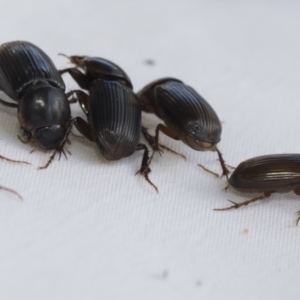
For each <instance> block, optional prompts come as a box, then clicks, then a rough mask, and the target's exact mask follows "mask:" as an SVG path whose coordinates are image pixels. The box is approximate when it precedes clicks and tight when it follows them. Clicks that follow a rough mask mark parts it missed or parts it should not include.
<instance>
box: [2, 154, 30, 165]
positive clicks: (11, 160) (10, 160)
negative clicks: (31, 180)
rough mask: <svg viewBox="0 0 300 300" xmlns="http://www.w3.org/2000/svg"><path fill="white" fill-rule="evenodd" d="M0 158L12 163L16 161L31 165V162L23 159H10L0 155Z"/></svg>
mask: <svg viewBox="0 0 300 300" xmlns="http://www.w3.org/2000/svg"><path fill="white" fill-rule="evenodd" d="M0 159H3V160H6V161H9V162H12V163H18V164H27V165H31V163H29V162H27V161H23V160H14V159H10V158H7V157H5V156H2V155H0Z"/></svg>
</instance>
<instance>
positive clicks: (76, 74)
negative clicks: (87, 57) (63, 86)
mask: <svg viewBox="0 0 300 300" xmlns="http://www.w3.org/2000/svg"><path fill="white" fill-rule="evenodd" d="M64 73H69V74H70V75H71V77H72V78H73V79H74V80H75V81H76V82H77V83H78V85H79V86H80V87H81V88H82V89H84V90H87V89H88V88H89V84H88V81H87V79H86V76H85V75H84V74H83V73H82V72H81V71H79V70H78V69H76V68H67V69H63V70H59V74H60V75H62V74H64Z"/></svg>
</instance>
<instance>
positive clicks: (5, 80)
mask: <svg viewBox="0 0 300 300" xmlns="http://www.w3.org/2000/svg"><path fill="white" fill-rule="evenodd" d="M36 82H44V83H50V84H51V85H53V86H54V87H57V88H59V89H62V90H65V84H64V82H63V80H62V78H61V76H60V74H59V73H58V71H57V69H56V68H55V66H54V64H53V62H52V61H51V59H50V58H49V57H48V55H47V54H46V53H45V52H43V51H42V50H41V49H40V48H38V47H37V46H35V45H33V44H31V43H29V42H23V41H16V42H10V43H5V44H2V45H1V46H0V89H1V90H2V91H4V92H5V93H6V94H7V95H8V96H10V97H11V98H12V99H14V100H16V101H19V100H20V96H21V94H22V93H23V92H24V91H25V90H26V89H27V88H28V87H30V86H31V85H32V84H34V83H36Z"/></svg>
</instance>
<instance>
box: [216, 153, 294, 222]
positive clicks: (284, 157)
mask: <svg viewBox="0 0 300 300" xmlns="http://www.w3.org/2000/svg"><path fill="white" fill-rule="evenodd" d="M228 183H229V186H231V187H233V188H234V189H236V190H238V191H241V192H262V193H263V195H261V196H258V197H255V198H253V199H250V200H247V201H244V202H242V203H236V202H233V201H231V200H229V201H230V202H231V203H232V204H233V205H232V206H230V207H226V208H218V209H215V210H219V211H221V210H229V209H234V208H239V207H241V206H245V205H248V204H250V203H252V202H255V201H258V200H263V199H265V198H267V197H269V196H270V195H271V194H273V193H277V192H290V191H294V193H295V194H296V195H300V154H272V155H264V156H258V157H254V158H251V159H248V160H246V161H244V162H242V163H240V164H239V165H238V167H237V168H236V169H235V170H234V172H233V173H232V175H231V176H230V178H229V181H228ZM298 213H299V212H298ZM299 221H300V216H299V218H298V219H297V224H298V222H299Z"/></svg>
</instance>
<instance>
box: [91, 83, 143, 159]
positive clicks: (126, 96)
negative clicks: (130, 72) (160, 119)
mask: <svg viewBox="0 0 300 300" xmlns="http://www.w3.org/2000/svg"><path fill="white" fill-rule="evenodd" d="M89 91H90V109H89V114H88V120H89V123H90V124H91V125H92V127H93V130H94V135H95V136H96V143H97V145H98V147H99V149H100V150H101V153H102V155H103V156H104V157H105V158H106V159H108V160H116V159H120V158H122V157H126V156H129V155H131V154H132V153H133V152H134V151H135V150H136V147H137V144H138V143H139V139H140V132H141V110H140V108H138V107H137V106H136V105H134V104H133V103H134V100H135V95H134V93H133V91H132V90H131V89H129V88H128V87H126V86H124V85H123V84H121V83H119V82H117V81H107V80H102V79H101V80H96V81H94V82H93V84H92V85H91V88H90V90H89Z"/></svg>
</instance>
